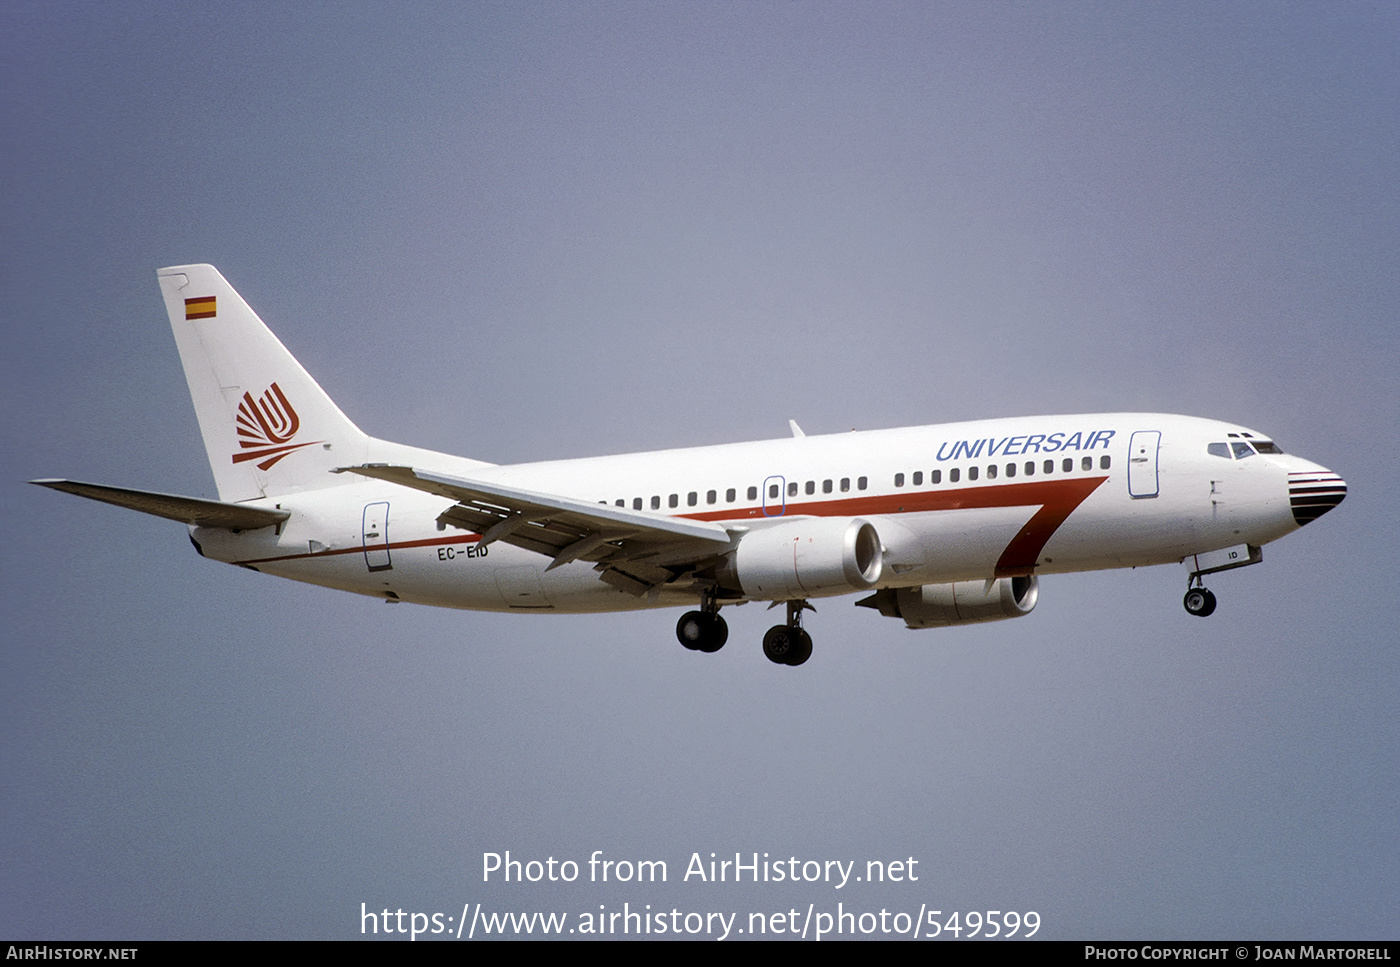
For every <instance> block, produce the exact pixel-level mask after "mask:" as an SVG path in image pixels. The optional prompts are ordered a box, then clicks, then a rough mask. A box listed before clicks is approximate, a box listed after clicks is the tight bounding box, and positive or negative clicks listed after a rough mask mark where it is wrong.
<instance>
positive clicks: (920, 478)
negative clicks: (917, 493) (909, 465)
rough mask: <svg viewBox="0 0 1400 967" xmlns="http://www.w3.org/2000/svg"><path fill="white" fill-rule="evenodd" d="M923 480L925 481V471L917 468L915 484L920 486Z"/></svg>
mask: <svg viewBox="0 0 1400 967" xmlns="http://www.w3.org/2000/svg"><path fill="white" fill-rule="evenodd" d="M923 482H924V472H923V471H922V470H915V471H914V486H915V487H917V486H919V485H920V484H922V483H923Z"/></svg>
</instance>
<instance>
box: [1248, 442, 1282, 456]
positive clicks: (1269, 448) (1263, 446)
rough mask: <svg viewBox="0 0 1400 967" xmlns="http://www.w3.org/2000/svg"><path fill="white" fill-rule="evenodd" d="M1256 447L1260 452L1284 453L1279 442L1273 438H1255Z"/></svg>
mask: <svg viewBox="0 0 1400 967" xmlns="http://www.w3.org/2000/svg"><path fill="white" fill-rule="evenodd" d="M1254 449H1256V450H1258V451H1259V452H1260V453H1282V452H1283V451H1282V450H1280V449H1279V446H1278V444H1277V443H1275V442H1274V441H1272V440H1255V441H1254Z"/></svg>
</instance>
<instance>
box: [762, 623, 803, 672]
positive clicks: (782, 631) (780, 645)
mask: <svg viewBox="0 0 1400 967" xmlns="http://www.w3.org/2000/svg"><path fill="white" fill-rule="evenodd" d="M795 644H796V639H795V637H794V635H793V629H792V628H789V627H788V626H787V625H774V626H773V627H771V628H769V629H768V631H767V632H766V633H765V634H764V636H763V654H764V657H766V658H767V659H768V660H769V661H771V662H773V663H774V664H777V665H786V664H787V663H788V655H790V654H791V653H792V650H793V646H794V645H795Z"/></svg>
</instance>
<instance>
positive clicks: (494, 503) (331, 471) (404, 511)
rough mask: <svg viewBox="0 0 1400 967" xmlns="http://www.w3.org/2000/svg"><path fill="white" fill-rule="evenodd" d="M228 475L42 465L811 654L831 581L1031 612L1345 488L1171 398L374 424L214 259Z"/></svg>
mask: <svg viewBox="0 0 1400 967" xmlns="http://www.w3.org/2000/svg"><path fill="white" fill-rule="evenodd" d="M157 277H158V279H159V281H160V287H161V292H162V293H163V296H164V299H165V306H166V309H167V311H168V313H169V315H170V323H171V327H172V328H173V329H174V332H175V340H176V343H177V344H178V346H179V350H180V359H181V362H182V364H183V366H184V371H185V378H186V381H187V383H188V384H189V389H190V395H191V398H192V400H193V402H194V407H195V412H196V415H197V416H198V420H199V426H200V431H201V433H202V435H203V438H204V444H205V449H206V451H207V454H208V458H209V463H210V466H211V467H212V469H213V472H214V481H215V484H216V486H217V490H218V495H219V499H218V500H202V499H197V498H192V497H181V496H176V495H171V494H163V493H156V492H151V491H142V490H131V489H126V488H117V487H108V486H101V485H97V484H89V483H81V482H78V481H73V480H56V479H45V480H34V481H31V482H32V483H35V484H39V485H41V486H44V487H50V488H53V489H54V490H61V491H65V492H67V493H71V494H77V495H79V496H82V497H88V498H91V499H93V500H99V501H104V502H106V503H110V504H116V505H117V506H121V507H126V508H130V509H132V510H137V511H141V512H143V513H147V514H153V515H155V516H158V517H164V518H169V519H171V520H176V521H180V522H182V523H184V524H186V525H187V526H188V529H189V535H190V540H191V541H192V542H193V544H194V546H195V549H196V550H197V551H198V552H199V553H200V554H201V555H203V556H205V557H208V558H212V559H213V560H216V561H223V562H226V563H229V564H236V565H238V566H240V567H246V568H250V569H252V570H255V571H262V572H265V573H268V574H273V575H276V576H279V577H285V578H290V579H292V580H296V581H305V582H307V583H310V584H318V585H322V586H325V587H330V588H338V589H340V590H344V591H351V592H355V593H358V594H364V595H370V596H372V597H377V598H381V599H383V600H385V601H389V602H401V601H407V602H413V603H418V604H425V605H437V606H442V607H450V608H464V609H470V610H481V611H503V612H555V613H587V612H611V611H627V610H634V609H642V608H667V607H688V608H689V610H688V611H686V612H685V613H684V614H683V615H682V616H681V618H680V620H679V621H678V623H677V625H676V636H677V638H678V639H679V641H680V643H681V644H682V645H684V646H685V647H686V648H688V649H690V650H692V651H699V652H715V651H718V650H719V649H720V648H721V647H722V646H723V645H724V643H725V641H726V640H727V638H728V634H729V632H728V627H727V625H726V622H725V620H724V618H723V617H721V615H720V610H721V608H724V607H730V606H733V605H739V604H744V603H747V602H749V601H758V602H771V603H770V605H769V607H770V608H772V607H778V606H784V607H785V608H786V621H784V622H783V623H781V624H777V625H775V626H774V627H772V628H770V629H769V630H768V632H767V633H766V634H765V635H764V636H763V652H764V654H765V655H766V656H767V657H768V658H769V659H770V660H771V661H773V662H775V663H777V664H780V665H789V666H797V665H801V664H803V663H804V662H806V661H807V660H808V658H809V657H810V656H811V654H812V639H811V636H810V634H809V633H808V632H807V630H806V629H805V628H804V627H803V615H804V612H806V611H809V610H810V611H815V608H814V607H813V606H812V605H811V603H810V602H811V600H812V599H815V598H826V597H835V596H840V595H847V594H852V593H855V592H864V593H866V595H867V596H866V597H863V598H861V599H860V600H858V601H856V602H855V604H856V605H858V606H862V607H867V608H872V609H874V610H876V611H878V612H879V613H880V614H881V615H884V616H887V617H892V618H898V619H901V620H902V621H903V622H904V623H905V625H906V626H907V627H908V628H914V629H921V628H933V627H946V626H951V625H962V624H970V623H975V622H984V621H996V620H1002V619H1006V618H1016V617H1023V616H1024V615H1027V614H1029V613H1030V612H1031V610H1032V609H1033V608H1034V607H1035V605H1036V601H1037V600H1038V597H1039V579H1040V576H1041V575H1044V574H1059V573H1067V572H1075V571H1090V570H1099V569H1106V568H1121V567H1140V566H1145V565H1152V564H1166V563H1185V564H1186V567H1187V590H1186V596H1185V599H1184V605H1185V608H1186V610H1187V611H1188V612H1189V613H1190V614H1193V615H1197V616H1201V617H1205V616H1208V615H1210V614H1211V613H1212V612H1213V611H1214V610H1215V608H1216V598H1215V595H1214V594H1213V593H1212V592H1210V591H1209V590H1207V589H1206V587H1205V583H1204V578H1205V576H1206V575H1209V574H1215V573H1218V572H1222V571H1226V570H1230V569H1232V568H1238V567H1245V566H1248V565H1253V564H1258V563H1259V562H1260V561H1261V560H1262V551H1261V548H1262V546H1263V545H1264V544H1267V543H1268V542H1270V541H1273V540H1277V539H1278V538H1280V537H1282V536H1284V535H1285V534H1288V533H1291V532H1292V531H1295V530H1297V529H1298V528H1300V527H1302V526H1304V525H1305V524H1308V523H1310V522H1311V521H1313V520H1315V519H1317V518H1318V517H1320V516H1321V515H1323V514H1325V513H1326V512H1327V511H1329V510H1331V509H1332V508H1333V507H1336V506H1337V505H1338V504H1339V503H1341V501H1342V500H1343V498H1344V497H1345V496H1346V484H1345V482H1344V481H1343V480H1342V478H1341V477H1340V476H1338V475H1337V474H1335V473H1333V472H1332V471H1330V470H1327V469H1325V468H1323V467H1321V466H1319V465H1317V464H1315V463H1311V462H1309V461H1307V460H1303V459H1301V458H1300V457H1297V456H1293V455H1291V454H1286V453H1284V452H1283V451H1282V450H1281V449H1280V448H1279V447H1278V446H1277V445H1276V444H1275V443H1274V442H1273V440H1272V439H1271V438H1269V437H1268V436H1265V435H1264V434H1261V433H1258V432H1256V431H1254V430H1250V429H1247V428H1245V427H1241V426H1236V425H1234V424H1231V423H1225V422H1220V421H1217V420H1208V419H1201V418H1196V417H1188V416H1172V415H1166V414H1157V413H1109V414H1090V415H1068V416H1036V417H1027V418H1014V419H993V420H982V421H976V422H966V423H951V424H944V425H937V426H918V427H905V428H901V429H887V430H869V431H861V432H856V431H851V432H849V433H836V434H826V435H813V436H807V435H806V434H804V433H803V432H802V430H801V428H800V427H798V425H797V423H796V422H795V421H794V422H791V423H790V427H791V433H792V435H791V437H788V438H783V439H778V440H766V441H756V442H748V443H737V444H729V445H722V446H707V447H698V448H692V449H678V450H662V451H657V452H652V453H630V454H621V455H614V456H604V457H594V458H587V459H570V460H551V461H543V462H538V463H523V464H514V465H508V466H498V465H495V464H491V463H487V462H484V461H481V460H474V459H468V458H465V457H457V456H451V455H448V454H444V453H437V452H434V451H431V450H425V449H420V448H417V447H412V446H405V445H402V444H397V443H390V442H388V441H384V440H379V439H375V438H373V437H370V436H368V435H367V434H365V433H364V432H362V431H361V430H360V429H359V428H358V427H357V426H355V424H354V423H352V422H351V421H350V419H349V418H348V417H346V416H345V414H344V413H342V412H341V411H340V409H339V408H338V407H337V406H336V405H335V403H334V402H332V400H331V398H330V397H329V396H328V395H327V394H326V393H325V392H324V391H323V390H322V389H321V387H320V386H319V385H317V383H316V381H315V380H314V379H313V378H312V377H311V376H310V375H309V374H308V373H307V372H306V370H305V369H303V368H302V367H301V365H300V364H299V363H298V362H297V361H296V359H295V358H293V356H292V355H291V353H289V352H288V351H287V349H286V348H285V347H284V346H283V345H282V343H281V342H280V341H279V340H278V339H277V337H276V336H275V335H273V333H272V332H271V331H270V330H269V329H268V328H267V326H266V325H264V324H263V322H262V320H261V319H260V318H259V317H258V316H257V314H256V313H255V312H254V311H253V310H252V309H251V308H250V307H249V306H248V304H247V303H246V302H244V301H243V299H242V298H241V297H240V296H239V295H238V293H237V292H235V291H234V289H233V287H232V286H231V285H229V283H228V282H227V281H226V280H225V279H224V277H223V276H222V275H221V274H219V272H218V271H217V270H216V269H215V268H214V267H213V266H211V265H177V266H172V267H170V268H164V269H160V270H158V272H157Z"/></svg>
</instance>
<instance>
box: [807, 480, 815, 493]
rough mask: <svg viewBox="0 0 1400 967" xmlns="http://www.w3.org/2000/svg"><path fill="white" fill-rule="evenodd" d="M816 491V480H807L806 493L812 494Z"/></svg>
mask: <svg viewBox="0 0 1400 967" xmlns="http://www.w3.org/2000/svg"><path fill="white" fill-rule="evenodd" d="M816 492H817V482H816V481H815V480H809V481H807V494H808V495H809V496H810V495H811V494H814V493H816Z"/></svg>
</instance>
